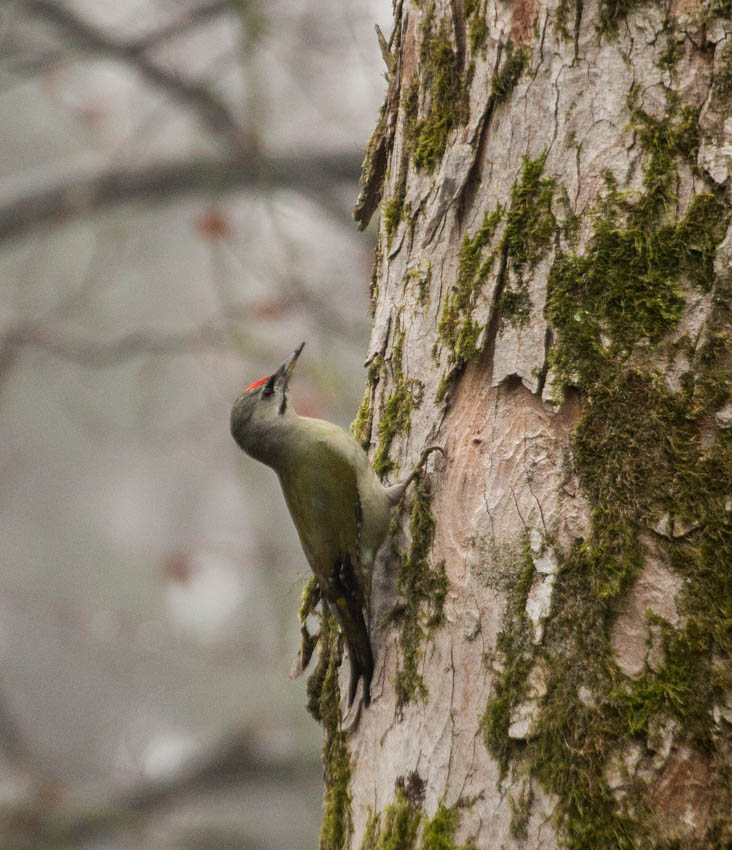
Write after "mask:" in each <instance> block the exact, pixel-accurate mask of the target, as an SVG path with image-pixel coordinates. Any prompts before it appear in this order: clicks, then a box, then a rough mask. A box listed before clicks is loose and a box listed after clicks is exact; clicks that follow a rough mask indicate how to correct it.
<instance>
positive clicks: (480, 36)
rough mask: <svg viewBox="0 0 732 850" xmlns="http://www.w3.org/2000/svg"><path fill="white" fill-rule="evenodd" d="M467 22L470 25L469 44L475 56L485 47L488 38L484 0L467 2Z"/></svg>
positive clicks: (468, 0) (469, 0)
mask: <svg viewBox="0 0 732 850" xmlns="http://www.w3.org/2000/svg"><path fill="white" fill-rule="evenodd" d="M464 11H465V20H466V21H467V23H468V43H469V44H470V50H471V52H472V53H473V54H475V53H477V52H478V51H479V50H480V49H481V48H483V47H484V46H485V41H486V38H487V37H488V21H487V14H488V13H487V10H486V6H485V3H484V2H483V0H467V2H466V3H465V10H464Z"/></svg>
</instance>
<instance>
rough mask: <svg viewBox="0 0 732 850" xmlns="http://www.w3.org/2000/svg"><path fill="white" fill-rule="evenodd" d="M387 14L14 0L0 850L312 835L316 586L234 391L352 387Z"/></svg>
mask: <svg viewBox="0 0 732 850" xmlns="http://www.w3.org/2000/svg"><path fill="white" fill-rule="evenodd" d="M390 21H391V4H390V3H389V2H388V0H367V2H363V0H361V2H349V0H346V2H342V0H266V2H265V0H261V2H260V0H229V1H228V2H217V0H16V2H13V1H12V0H3V2H2V3H0V122H1V126H2V135H1V136H0V659H1V661H2V664H1V665H0V847H2V848H13V850H16V848H43V847H49V848H56V850H59V849H60V848H70V847H74V848H76V847H79V848H105V850H118V848H119V850H122V848H137V850H139V848H150V850H157V848H166V850H179V848H180V850H182V848H203V850H219V849H221V850H223V848H231V850H239V848H278V850H279V848H292V850H297V849H298V848H313V847H315V846H317V834H318V829H319V824H320V810H321V790H322V778H321V765H320V744H321V730H320V728H319V727H318V726H317V725H316V723H315V722H314V721H313V720H312V719H311V718H310V717H309V715H307V714H306V712H305V708H304V705H305V694H304V687H305V677H303V678H302V679H300V680H298V681H296V682H291V681H290V680H289V679H288V671H289V669H290V664H291V661H292V659H293V657H294V655H295V653H296V650H297V646H298V635H299V627H298V623H297V617H296V613H297V608H298V606H299V600H300V592H301V589H302V586H303V584H304V581H305V579H306V578H307V575H308V568H307V565H306V563H305V559H304V556H303V555H302V552H301V550H300V547H299V543H298V541H297V538H296V535H295V532H294V530H293V528H292V525H291V522H290V519H289V517H288V515H287V512H286V509H285V507H284V503H283V499H282V496H281V494H280V491H279V486H278V484H277V481H276V479H275V477H274V475H273V473H271V472H270V471H269V470H267V469H266V468H264V467H261V466H259V465H257V464H256V463H255V462H254V461H251V460H249V459H248V458H246V457H245V456H244V455H242V454H241V453H240V452H239V450H238V449H237V447H236V446H235V444H234V442H233V441H232V440H231V438H230V436H229V410H230V406H231V402H232V401H233V399H234V398H235V397H236V395H237V394H238V392H239V390H240V389H241V388H242V387H243V386H245V385H247V384H249V383H250V382H251V381H253V380H255V379H257V378H259V377H261V376H263V375H266V374H269V373H270V372H271V371H272V370H273V369H274V368H276V367H277V366H278V365H279V364H280V362H282V360H284V358H285V357H286V356H287V355H288V354H289V353H290V352H291V350H292V349H293V348H294V347H295V345H297V344H298V343H299V342H301V341H302V340H306V341H307V347H306V349H305V352H304V356H303V357H302V358H301V359H300V362H299V365H298V369H297V371H296V373H295V380H294V384H293V386H292V397H293V399H294V403H295V406H296V408H297V409H298V411H299V412H301V413H305V414H307V415H315V416H320V417H323V418H327V419H331V420H333V421H335V422H338V423H339V424H341V425H343V426H344V427H347V426H348V423H349V422H350V420H351V419H352V417H353V414H354V412H355V409H356V407H357V405H358V402H359V400H360V398H361V395H362V392H363V387H364V379H365V376H364V370H363V368H362V362H363V359H364V355H365V351H366V345H367V339H368V330H369V320H368V281H369V277H370V271H371V265H372V260H373V234H369V233H366V234H365V235H364V234H358V233H357V231H356V229H355V226H354V224H353V222H352V219H351V208H352V206H353V204H354V203H355V199H356V195H357V181H358V176H359V166H360V162H361V159H362V157H363V150H364V147H365V144H366V141H367V139H368V137H369V134H370V133H371V130H372V129H373V127H374V125H375V122H376V116H377V110H378V107H379V105H380V103H381V99H382V95H383V90H384V85H385V83H384V78H383V70H384V66H383V61H382V59H381V56H380V52H379V48H378V43H377V39H376V36H375V33H374V24H375V23H378V24H379V25H380V26H381V28H382V29H383V30H384V31H385V32H387V33H388V31H389V29H390Z"/></svg>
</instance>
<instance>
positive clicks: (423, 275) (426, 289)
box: [405, 260, 432, 307]
mask: <svg viewBox="0 0 732 850" xmlns="http://www.w3.org/2000/svg"><path fill="white" fill-rule="evenodd" d="M431 283H432V263H431V262H430V261H429V260H427V264H426V265H425V267H424V269H423V268H422V267H421V266H419V267H417V268H415V269H410V271H408V272H407V275H406V279H405V286H407V285H408V284H411V285H412V287H413V288H414V290H415V294H416V302H417V306H418V307H427V306H428V305H429V302H430V284H431Z"/></svg>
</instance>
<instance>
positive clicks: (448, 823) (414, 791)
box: [361, 773, 475, 850]
mask: <svg viewBox="0 0 732 850" xmlns="http://www.w3.org/2000/svg"><path fill="white" fill-rule="evenodd" d="M415 777H416V779H417V783H416V785H415V783H414V778H415ZM423 789H424V783H423V782H422V780H420V779H419V777H417V776H416V774H414V773H413V774H410V776H409V777H406V778H405V777H400V778H399V779H397V782H396V796H395V799H394V802H393V803H391V804H390V805H388V806H387V807H386V808H385V809H384V811H383V812H382V813H380V814H376V813H374V812H371V813H370V814H369V818H368V821H367V823H366V830H365V832H364V838H363V842H362V843H361V850H416V848H417V839H418V836H419V832H420V827H421V836H420V837H419V850H475V848H474V845H472V844H465V845H461V846H460V847H458V845H457V844H456V843H455V832H456V831H457V828H458V825H459V821H460V816H459V811H458V807H457V806H454V807H452V808H448V807H447V806H445V804H444V803H442V802H441V803H440V805H439V806H438V808H437V811H436V812H435V814H434V815H433V816H432V817H431V818H428V817H427V815H426V814H425V813H424V812H423V811H422V803H423V799H424V790H423Z"/></svg>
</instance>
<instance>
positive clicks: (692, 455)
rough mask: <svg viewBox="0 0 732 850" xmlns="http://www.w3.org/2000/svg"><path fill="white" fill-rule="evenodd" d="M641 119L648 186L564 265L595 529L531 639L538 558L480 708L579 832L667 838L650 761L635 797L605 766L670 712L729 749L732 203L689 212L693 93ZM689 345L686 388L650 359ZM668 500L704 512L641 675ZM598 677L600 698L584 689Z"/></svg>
mask: <svg viewBox="0 0 732 850" xmlns="http://www.w3.org/2000/svg"><path fill="white" fill-rule="evenodd" d="M633 126H634V129H635V130H636V133H637V138H638V140H639V142H640V144H641V146H642V149H643V151H644V173H643V186H642V190H641V192H639V193H637V194H630V193H622V192H620V191H619V189H618V187H617V184H616V183H615V181H614V180H613V179H612V178H608V180H607V184H606V191H605V197H604V199H603V200H602V202H601V203H600V204H599V205H598V208H597V210H596V211H595V215H594V218H593V221H592V224H593V234H592V237H591V238H590V239H589V241H588V243H587V246H586V248H585V250H584V253H582V254H579V253H577V252H559V253H558V254H557V256H556V258H555V261H554V264H553V267H552V270H551V272H550V276H549V287H548V300H547V317H548V318H549V320H550V321H551V323H552V327H553V329H554V331H555V333H556V335H557V340H556V343H555V346H554V348H553V350H552V354H551V358H552V364H553V367H554V369H555V372H556V376H557V383H558V385H559V387H560V389H564V388H566V387H567V386H568V385H573V386H575V387H576V388H577V389H578V390H579V392H580V394H581V398H582V400H583V416H582V420H581V421H580V423H579V425H578V427H577V429H576V432H575V434H574V437H573V440H572V455H571V456H572V463H573V472H574V474H576V475H577V476H578V478H579V480H580V483H581V486H582V490H583V492H584V494H585V496H586V498H587V499H588V502H589V505H590V509H591V528H590V531H589V533H588V535H587V538H586V539H584V540H577V541H576V542H575V544H574V545H573V546H572V547H571V549H570V550H569V551H568V552H567V553H566V554H564V555H563V556H561V557H560V564H559V571H558V573H557V575H556V580H555V585H554V589H553V594H552V611H551V615H550V617H549V618H548V620H547V622H546V623H545V629H544V636H543V640H542V643H541V645H539V646H536V645H533V644H532V643H531V642H530V641H529V640H528V628H527V623H526V621H525V615H524V613H523V610H524V609H523V607H522V600H524V601H525V595H524V591H525V590H526V588H527V581H528V578H527V576H528V575H529V574H530V573H529V567H528V562H527V563H526V566H525V569H526V572H525V573H524V580H523V581H522V579H521V573H520V572H516V573H514V576H515V578H514V585H513V586H512V589H511V592H510V593H509V600H508V606H507V613H506V618H505V620H504V623H503V624H502V631H501V634H500V635H499V641H498V654H499V658H498V660H499V662H500V665H499V667H498V669H497V672H496V673H495V678H494V689H493V694H492V698H491V701H490V702H489V704H488V706H487V709H486V712H485V714H484V716H483V719H482V725H483V732H484V736H485V740H486V744H487V746H488V748H489V750H490V751H491V752H492V753H493V755H494V757H495V758H496V759H497V760H498V761H499V764H500V765H501V768H502V771H503V772H504V775H505V774H506V773H507V772H508V770H509V768H510V767H512V766H513V767H514V768H515V769H516V771H519V770H520V771H522V772H523V773H524V774H526V773H528V774H529V775H530V776H532V777H533V778H534V779H535V780H538V781H540V782H541V783H542V785H543V786H544V787H545V788H546V789H547V790H549V791H550V792H551V793H553V794H555V795H556V797H557V800H558V803H557V808H556V811H555V821H556V823H557V825H558V827H559V828H560V830H561V832H562V840H563V842H564V843H565V845H566V846H567V847H569V848H573V850H592V849H593V848H598V850H599V848H606V847H613V848H627V850H631V848H644V847H648V848H651V847H660V846H667V847H671V846H682V844H680V843H679V841H682V839H678V841H675V840H673V839H669V841H668V842H667V843H666V844H665V845H662V844H661V843H659V841H658V839H657V838H655V836H657V835H658V824H657V820H656V818H657V815H658V813H657V812H655V811H653V799H654V796H653V793H652V790H651V789H649V788H648V787H646V786H645V784H644V782H643V780H641V779H640V778H636V779H635V780H633V782H631V783H630V786H629V788H628V794H627V797H626V798H625V799H624V800H621V801H618V800H616V799H615V797H614V796H613V794H612V793H611V790H610V789H609V787H608V785H607V782H606V779H605V770H606V768H607V766H608V764H609V760H610V758H611V757H614V756H617V755H618V754H619V753H622V752H623V750H624V748H625V747H627V745H628V743H630V742H633V741H637V742H638V743H640V744H641V747H642V748H643V745H644V744H646V743H647V742H648V741H649V736H650V735H651V734H652V730H653V728H654V725H656V726H657V725H658V723H663V722H664V721H665V720H666V719H668V718H670V719H672V720H673V721H674V723H675V724H676V726H675V732H674V735H675V740H676V741H680V742H684V743H685V744H686V745H687V746H688V747H690V748H691V749H692V750H693V751H696V752H697V753H700V754H703V757H704V758H706V759H709V763H710V764H715V765H718V764H723V763H724V761H725V754H724V752H723V747H722V743H721V741H720V737H719V734H718V730H717V729H716V727H715V725H714V721H713V717H712V713H711V707H712V706H713V705H715V704H717V703H719V702H720V701H721V700H722V695H723V694H724V693H726V692H729V689H730V687H732V674H731V673H730V665H729V658H730V654H731V653H732V635H731V634H730V623H731V622H732V576H731V575H730V571H729V568H728V565H729V563H732V535H730V533H729V527H730V520H729V512H728V510H727V508H726V502H725V499H726V498H727V496H726V495H725V492H726V491H727V489H728V487H727V482H728V480H729V470H730V469H732V433H730V431H729V430H719V431H717V432H716V434H715V436H714V438H713V439H710V438H709V436H707V437H704V436H703V434H704V433H705V427H704V423H705V422H709V419H710V417H713V415H714V412H715V411H716V410H719V409H720V407H722V406H723V405H724V404H726V403H727V401H728V400H729V398H730V390H731V388H732V369H731V368H730V337H729V333H728V331H727V329H728V327H729V323H730V319H731V318H732V317H731V315H730V303H731V301H732V299H731V298H730V296H731V295H732V291H731V289H732V280H730V276H727V277H726V278H725V277H724V276H722V277H721V278H715V275H714V267H713V258H714V254H715V250H716V248H717V246H718V244H719V242H720V241H721V239H722V238H723V236H724V233H725V231H726V226H727V223H728V222H729V219H730V208H729V204H728V202H727V201H726V200H724V198H723V197H722V196H721V195H717V194H716V193H715V192H714V191H708V192H701V193H699V194H697V196H696V197H695V198H694V200H693V201H692V202H691V203H690V204H689V205H688V207H687V209H686V211H685V212H684V213H683V215H682V214H681V212H680V211H679V209H678V202H677V198H676V194H675V192H676V185H677V179H678V170H679V167H680V164H681V163H684V164H685V165H686V166H687V167H693V162H694V158H695V152H696V149H697V145H698V135H697V130H696V119H695V116H694V113H693V112H691V111H690V110H687V109H683V108H679V106H678V103H674V99H673V98H671V100H670V102H669V109H668V112H667V114H666V115H665V116H663V117H662V118H660V119H659V118H651V117H649V116H647V115H644V114H643V113H641V112H640V111H639V110H637V109H636V110H634V112H633ZM689 288H694V289H695V290H696V291H697V292H709V293H711V294H712V298H713V304H714V308H713V310H712V313H711V315H710V316H708V318H707V323H706V326H705V331H704V334H705V338H706V341H705V343H704V344H702V345H700V346H699V347H698V348H697V349H694V347H693V346H692V345H691V343H690V342H689V340H688V339H681V340H679V341H676V342H672V341H670V332H671V331H673V330H674V329H675V328H676V327H677V325H678V321H679V318H680V316H681V311H682V309H683V305H684V293H685V291H686V290H688V289H689ZM678 350H681V351H683V352H684V353H685V354H686V356H687V357H688V358H689V359H690V362H691V367H690V373H689V374H688V375H687V376H686V377H685V379H684V381H683V382H682V389H681V391H679V392H671V391H670V390H669V388H668V386H667V385H666V383H665V381H664V379H663V377H662V375H661V374H660V373H658V372H657V371H656V370H655V369H654V366H653V364H654V362H656V363H658V362H663V361H664V360H665V358H666V357H668V356H670V355H672V354H673V353H674V351H678ZM706 433H707V434H708V430H707V431H706ZM664 514H667V515H668V516H669V517H670V521H671V522H672V524H673V527H676V524H677V523H678V524H680V526H681V527H683V528H686V529H689V531H687V532H686V533H684V534H679V535H677V537H673V536H672V537H669V538H663V537H661V536H658V538H657V541H656V546H657V547H658V549H659V552H660V555H661V557H662V559H663V560H664V561H666V562H667V563H669V564H670V565H671V566H672V568H673V569H675V570H676V571H678V573H679V575H680V576H681V577H682V578H683V585H682V587H683V590H682V591H681V592H680V593H679V595H678V597H677V599H676V604H677V608H678V609H679V613H680V615H681V623H680V625H679V626H678V627H673V626H671V625H670V624H669V623H666V622H665V621H664V620H662V619H661V618H659V617H657V616H655V615H654V616H652V617H651V621H652V626H653V628H654V629H655V630H656V631H657V633H658V634H660V636H661V644H662V650H663V653H662V659H661V661H660V662H658V663H657V664H656V666H655V669H646V670H645V671H644V672H643V673H642V675H641V676H639V677H638V678H637V679H629V678H627V677H626V676H624V675H623V674H622V672H621V671H620V670H619V668H618V667H617V665H616V663H615V660H614V657H613V651H612V646H611V630H612V625H613V623H614V621H615V619H616V617H617V615H618V612H619V611H620V610H622V603H623V600H624V598H625V595H626V594H627V592H628V591H629V589H630V588H631V587H632V585H633V582H634V581H635V579H636V578H637V577H638V575H639V573H640V571H641V570H642V568H643V565H644V562H645V557H646V553H645V552H644V550H643V546H642V545H641V540H642V538H641V532H644V533H645V534H648V533H649V531H648V529H649V528H652V527H654V526H655V525H656V524H657V520H658V518H659V517H660V516H662V515H664ZM537 663H541V664H542V667H543V669H545V670H546V671H548V681H547V692H546V695H545V697H544V698H543V699H542V700H541V701H540V702H539V704H538V706H537V711H538V717H537V719H536V721H535V723H534V727H533V728H532V732H531V736H530V737H529V738H528V740H523V741H513V740H511V739H510V738H509V737H508V734H507V732H508V724H509V723H510V717H511V713H512V710H513V709H514V708H515V707H516V706H517V705H518V704H519V703H520V702H521V701H522V700H523V699H525V697H526V693H525V687H526V685H525V681H526V677H527V675H528V673H529V671H530V670H531V669H533V667H534V665H536V664H537ZM581 692H583V693H585V694H590V695H591V697H590V698H589V699H587V698H586V697H585V700H584V701H583V700H582V699H580V696H579V694H580V693H581ZM649 746H650V744H649ZM642 751H645V750H644V749H643V750H642ZM727 782H728V776H726V775H725V772H724V771H721V770H720V771H718V772H717V774H716V778H715V780H714V782H713V783H712V787H711V798H712V800H713V801H714V802H713V804H712V809H713V811H714V812H715V814H714V816H713V817H712V818H711V825H710V827H709V830H708V832H707V834H706V835H705V836H703V837H702V838H700V839H699V842H698V843H697V844H698V846H699V847H702V846H704V847H709V848H712V847H716V848H721V847H723V846H725V841H726V840H727V838H728V836H729V832H728V824H727V827H725V826H724V819H725V817H728V813H727V812H726V811H725V803H724V801H725V800H726V799H728V793H729V791H728V788H727V786H726V783H727ZM726 830H727V831H726ZM697 844H695V845H694V846H697Z"/></svg>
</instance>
